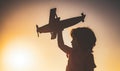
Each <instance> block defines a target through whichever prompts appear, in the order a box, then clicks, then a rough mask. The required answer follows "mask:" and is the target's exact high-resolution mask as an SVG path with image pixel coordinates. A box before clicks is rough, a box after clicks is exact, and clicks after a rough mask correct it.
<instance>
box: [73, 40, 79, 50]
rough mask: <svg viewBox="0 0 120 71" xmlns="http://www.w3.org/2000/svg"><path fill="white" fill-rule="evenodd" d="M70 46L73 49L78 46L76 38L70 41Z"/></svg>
mask: <svg viewBox="0 0 120 71" xmlns="http://www.w3.org/2000/svg"><path fill="white" fill-rule="evenodd" d="M71 44H72V46H73V48H76V47H78V45H79V44H78V41H77V38H73V39H72V41H71Z"/></svg>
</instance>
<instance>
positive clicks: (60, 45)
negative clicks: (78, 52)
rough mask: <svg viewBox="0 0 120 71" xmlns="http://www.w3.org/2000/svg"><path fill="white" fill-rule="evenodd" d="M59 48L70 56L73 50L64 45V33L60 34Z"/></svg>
mask: <svg viewBox="0 0 120 71" xmlns="http://www.w3.org/2000/svg"><path fill="white" fill-rule="evenodd" d="M57 41H58V46H59V48H60V49H61V50H62V51H64V52H65V53H67V54H69V53H71V51H72V48H70V47H69V46H67V45H65V44H64V41H63V36H62V31H60V32H58V39H57Z"/></svg>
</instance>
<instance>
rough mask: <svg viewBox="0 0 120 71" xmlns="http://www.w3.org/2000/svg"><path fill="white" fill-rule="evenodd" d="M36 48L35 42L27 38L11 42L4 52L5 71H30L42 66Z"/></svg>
mask: <svg viewBox="0 0 120 71" xmlns="http://www.w3.org/2000/svg"><path fill="white" fill-rule="evenodd" d="M35 47H36V46H35V44H34V43H33V41H31V40H28V39H25V38H22V39H21V38H17V39H13V40H12V41H9V43H8V44H6V46H5V48H4V49H3V52H2V63H3V67H4V69H5V70H4V71H10V70H12V71H19V70H21V71H30V70H32V69H36V67H37V66H40V65H39V64H42V62H43V61H42V58H41V57H40V56H39V55H38V52H37V51H38V50H37V49H36V48H35ZM37 56H38V57H37ZM38 60H39V61H38ZM38 63H39V64H38ZM6 69H7V70H6ZM9 69H10V70H9ZM28 69H29V70H28Z"/></svg>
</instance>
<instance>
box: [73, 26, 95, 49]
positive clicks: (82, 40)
mask: <svg viewBox="0 0 120 71" xmlns="http://www.w3.org/2000/svg"><path fill="white" fill-rule="evenodd" d="M71 36H72V38H73V39H74V38H76V39H77V42H78V44H80V45H82V46H85V47H84V49H85V50H87V49H88V50H90V51H92V48H93V47H94V46H95V43H96V36H95V34H94V32H93V31H92V30H91V29H90V28H88V27H81V28H76V29H73V30H72V31H71Z"/></svg>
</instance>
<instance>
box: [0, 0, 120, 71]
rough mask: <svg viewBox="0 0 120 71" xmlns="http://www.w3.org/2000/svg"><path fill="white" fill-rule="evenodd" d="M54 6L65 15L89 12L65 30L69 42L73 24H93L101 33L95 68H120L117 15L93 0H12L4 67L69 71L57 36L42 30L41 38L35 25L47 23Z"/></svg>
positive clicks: (2, 47) (1, 49) (5, 70)
mask: <svg viewBox="0 0 120 71" xmlns="http://www.w3.org/2000/svg"><path fill="white" fill-rule="evenodd" d="M106 6H107V5H106ZM54 7H56V8H57V14H58V16H60V17H61V19H66V18H70V17H75V16H80V14H81V12H84V13H85V14H86V15H87V17H86V19H85V22H84V23H80V24H77V25H75V26H72V27H70V28H68V29H65V30H64V33H63V34H64V40H65V44H67V45H69V46H71V43H70V42H71V36H70V31H71V29H72V28H76V27H82V26H87V27H90V28H91V29H93V31H94V32H95V34H96V37H97V43H96V46H95V48H94V56H95V63H96V65H97V68H96V69H95V71H120V68H119V67H120V61H119V60H120V56H119V54H120V46H119V42H120V39H119V33H118V30H117V27H116V25H118V24H116V23H117V21H116V20H117V17H116V16H114V15H112V17H110V15H111V13H113V12H114V11H113V12H111V11H112V10H110V9H109V8H108V7H106V8H104V7H102V6H97V5H96V3H91V2H79V1H78V2H77V1H76V2H73V1H70V2H68V1H59V2H58V1H53V0H52V1H44V2H43V1H41V2H30V3H18V4H16V3H11V4H9V5H6V7H4V8H5V9H3V10H4V11H3V12H4V13H2V14H3V16H2V18H1V19H2V24H1V26H2V28H1V31H0V34H1V35H0V39H1V41H0V67H1V68H0V69H1V70H0V71H48V70H49V71H65V68H66V65H67V57H66V55H65V54H64V53H63V52H62V51H61V50H60V49H59V48H58V46H57V42H56V40H50V34H49V33H45V34H40V37H39V38H38V37H37V33H36V27H35V25H36V24H38V25H39V26H42V25H45V24H47V23H48V20H49V10H50V9H51V8H54ZM105 9H108V10H105ZM113 18H116V19H113ZM113 23H115V24H113ZM19 59H20V61H17V60H19Z"/></svg>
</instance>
